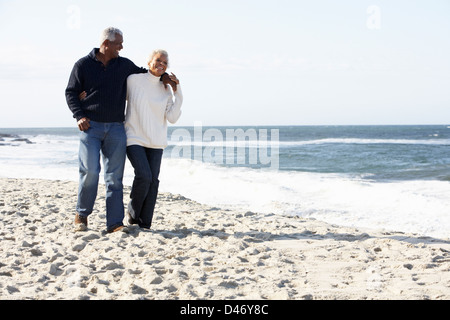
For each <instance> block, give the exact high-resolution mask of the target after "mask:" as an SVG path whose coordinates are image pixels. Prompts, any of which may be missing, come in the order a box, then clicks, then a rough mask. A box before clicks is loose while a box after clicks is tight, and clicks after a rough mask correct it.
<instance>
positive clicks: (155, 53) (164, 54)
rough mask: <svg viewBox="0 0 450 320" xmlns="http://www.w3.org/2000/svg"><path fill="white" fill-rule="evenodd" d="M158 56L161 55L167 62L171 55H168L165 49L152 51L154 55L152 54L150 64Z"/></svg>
mask: <svg viewBox="0 0 450 320" xmlns="http://www.w3.org/2000/svg"><path fill="white" fill-rule="evenodd" d="M157 54H161V55H163V56H166V57H167V60H169V54H168V53H167V51H166V50H163V49H155V50H153V51H152V53H150V56H149V57H148V62H150V61H152V60H153V57H154V56H156V55H157Z"/></svg>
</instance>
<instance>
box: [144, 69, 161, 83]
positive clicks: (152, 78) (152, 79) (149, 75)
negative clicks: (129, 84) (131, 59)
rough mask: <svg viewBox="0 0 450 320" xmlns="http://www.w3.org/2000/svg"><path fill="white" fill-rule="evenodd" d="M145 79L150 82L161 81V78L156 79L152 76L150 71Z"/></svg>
mask: <svg viewBox="0 0 450 320" xmlns="http://www.w3.org/2000/svg"><path fill="white" fill-rule="evenodd" d="M147 77H148V79H149V80H150V81H152V82H158V81H160V80H161V77H157V76H154V75H152V74H151V73H150V71H149V72H148V73H147Z"/></svg>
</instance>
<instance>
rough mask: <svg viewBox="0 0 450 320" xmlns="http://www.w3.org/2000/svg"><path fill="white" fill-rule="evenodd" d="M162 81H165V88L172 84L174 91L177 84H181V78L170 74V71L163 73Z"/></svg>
mask: <svg viewBox="0 0 450 320" xmlns="http://www.w3.org/2000/svg"><path fill="white" fill-rule="evenodd" d="M162 81H163V83H164V88H166V89H167V85H168V84H170V86H171V87H172V89H173V91H174V92H175V91H177V85H178V84H180V80H178V78H177V77H176V76H175V75H174V74H173V73H172V74H171V75H169V74H168V73H165V74H163V75H162Z"/></svg>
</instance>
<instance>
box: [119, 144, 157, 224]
mask: <svg viewBox="0 0 450 320" xmlns="http://www.w3.org/2000/svg"><path fill="white" fill-rule="evenodd" d="M162 155H163V149H151V148H145V147H142V146H138V145H132V146H128V147H127V156H128V159H129V160H130V162H131V165H132V166H133V168H134V180H133V186H132V188H131V194H130V198H131V202H130V204H129V205H128V210H129V212H130V215H131V218H132V219H133V220H135V222H136V223H137V224H139V226H140V227H141V228H146V229H150V227H151V225H152V219H153V212H154V210H155V204H156V198H157V196H158V187H159V180H158V177H159V171H160V168H161V159H162Z"/></svg>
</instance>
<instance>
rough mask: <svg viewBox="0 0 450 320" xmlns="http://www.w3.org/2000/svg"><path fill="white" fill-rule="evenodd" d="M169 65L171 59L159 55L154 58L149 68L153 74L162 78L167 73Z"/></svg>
mask: <svg viewBox="0 0 450 320" xmlns="http://www.w3.org/2000/svg"><path fill="white" fill-rule="evenodd" d="M168 64H169V59H168V58H167V56H165V55H163V54H161V53H157V54H155V55H154V56H153V59H152V60H151V61H149V63H148V67H149V70H150V73H151V74H153V75H154V76H157V77H160V76H162V75H163V74H164V73H165V72H166V70H167V65H168Z"/></svg>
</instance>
